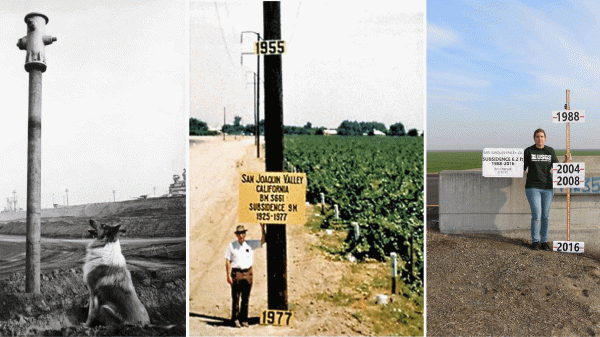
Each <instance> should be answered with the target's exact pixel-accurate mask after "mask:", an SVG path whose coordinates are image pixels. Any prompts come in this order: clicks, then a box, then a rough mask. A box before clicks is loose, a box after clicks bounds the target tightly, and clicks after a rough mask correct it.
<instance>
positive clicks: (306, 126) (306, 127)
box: [304, 122, 312, 129]
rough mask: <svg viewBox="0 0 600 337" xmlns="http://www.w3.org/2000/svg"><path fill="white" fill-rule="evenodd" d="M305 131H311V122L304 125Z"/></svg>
mask: <svg viewBox="0 0 600 337" xmlns="http://www.w3.org/2000/svg"><path fill="white" fill-rule="evenodd" d="M304 128H305V129H312V123H311V122H306V125H304Z"/></svg>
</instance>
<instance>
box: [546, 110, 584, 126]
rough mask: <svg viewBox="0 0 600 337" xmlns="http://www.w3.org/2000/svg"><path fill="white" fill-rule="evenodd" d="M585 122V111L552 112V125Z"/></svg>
mask: <svg viewBox="0 0 600 337" xmlns="http://www.w3.org/2000/svg"><path fill="white" fill-rule="evenodd" d="M583 122H585V111H584V110H558V111H552V123H583Z"/></svg>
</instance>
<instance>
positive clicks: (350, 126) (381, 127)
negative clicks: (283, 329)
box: [190, 116, 423, 137]
mask: <svg viewBox="0 0 600 337" xmlns="http://www.w3.org/2000/svg"><path fill="white" fill-rule="evenodd" d="M258 125H259V133H260V134H261V135H264V129H265V121H264V119H262V120H261V121H260V122H259V124H258ZM325 130H327V128H325V127H313V126H312V123H310V122H307V123H306V125H304V126H289V125H285V126H284V127H283V133H284V134H287V135H323V134H325ZM221 132H224V133H226V134H229V135H244V134H245V135H254V134H255V132H256V130H255V125H254V124H247V125H242V117H240V116H235V118H234V120H233V124H225V125H223V126H222V127H221ZM336 132H337V134H338V135H342V136H360V135H365V134H366V135H369V136H372V135H375V134H378V133H379V132H380V133H382V134H385V135H388V136H411V137H416V136H419V131H418V130H417V129H414V128H413V129H410V130H408V132H407V131H406V130H405V129H404V125H403V124H402V123H400V122H398V123H395V124H392V125H391V126H390V128H389V129H388V128H386V126H385V124H383V123H379V122H357V121H348V120H345V121H343V122H342V123H341V124H340V125H339V126H338V127H337V129H336ZM217 133H218V132H217V131H211V130H209V128H208V125H207V124H206V123H205V122H203V121H200V120H198V119H196V118H193V117H191V118H190V136H211V135H216V134H217ZM421 136H423V133H421Z"/></svg>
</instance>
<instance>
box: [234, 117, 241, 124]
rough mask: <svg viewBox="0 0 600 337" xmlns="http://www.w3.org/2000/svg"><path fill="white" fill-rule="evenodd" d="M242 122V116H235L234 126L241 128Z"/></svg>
mask: <svg viewBox="0 0 600 337" xmlns="http://www.w3.org/2000/svg"><path fill="white" fill-rule="evenodd" d="M241 122H242V117H240V116H235V117H234V118H233V126H240V125H241Z"/></svg>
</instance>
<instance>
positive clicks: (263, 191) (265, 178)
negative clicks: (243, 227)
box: [238, 172, 306, 326]
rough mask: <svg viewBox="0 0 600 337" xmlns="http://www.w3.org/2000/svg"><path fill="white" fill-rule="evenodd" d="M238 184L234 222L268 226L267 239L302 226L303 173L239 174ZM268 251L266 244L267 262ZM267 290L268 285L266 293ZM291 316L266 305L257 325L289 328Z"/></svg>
mask: <svg viewBox="0 0 600 337" xmlns="http://www.w3.org/2000/svg"><path fill="white" fill-rule="evenodd" d="M239 184H240V185H239V186H240V195H239V208H238V222H244V223H269V226H270V227H269V228H268V229H267V237H268V235H269V231H275V230H283V233H285V225H286V224H298V225H301V224H304V222H305V219H304V217H305V214H306V173H287V172H241V173H240V178H239ZM275 248H278V246H277V247H275ZM268 249H269V242H267V258H269V250H268ZM283 249H285V246H283ZM271 252H272V251H271ZM267 261H270V260H267ZM271 266H272V265H271ZM267 269H268V270H269V265H267ZM271 286H272V284H271V283H269V284H268V287H269V291H270V290H271V288H270V287H271ZM286 306H287V303H286ZM293 315H294V314H293V312H291V311H289V310H288V309H287V307H286V308H281V307H278V308H273V307H272V303H271V302H269V309H268V310H264V311H263V312H262V315H261V317H260V324H267V325H286V326H289V325H291V323H292V321H293V320H292V317H293Z"/></svg>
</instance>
